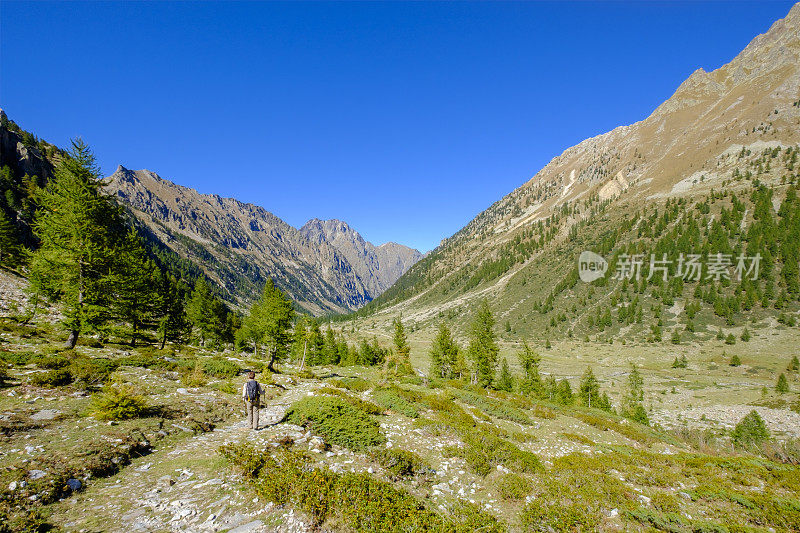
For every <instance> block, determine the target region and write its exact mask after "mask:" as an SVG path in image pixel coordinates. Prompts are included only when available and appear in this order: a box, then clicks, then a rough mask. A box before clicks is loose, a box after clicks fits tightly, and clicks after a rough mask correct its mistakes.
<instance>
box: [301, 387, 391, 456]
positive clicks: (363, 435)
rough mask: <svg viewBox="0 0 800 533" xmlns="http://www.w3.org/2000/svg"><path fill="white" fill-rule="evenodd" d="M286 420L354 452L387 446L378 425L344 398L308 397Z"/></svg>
mask: <svg viewBox="0 0 800 533" xmlns="http://www.w3.org/2000/svg"><path fill="white" fill-rule="evenodd" d="M286 420H287V421H288V422H290V423H292V424H297V425H299V426H304V427H308V428H310V429H311V431H313V432H314V433H316V434H318V435H320V436H322V437H324V438H325V439H326V440H327V441H328V442H330V443H332V444H338V445H339V446H344V447H346V448H350V449H351V450H357V451H358V450H364V449H366V448H369V447H370V446H376V445H379V444H383V443H384V442H386V437H385V436H384V435H383V434H382V433H381V432H380V429H379V426H378V423H377V422H375V421H374V420H373V419H372V418H370V417H369V415H368V414H367V413H365V412H364V411H362V410H361V409H358V408H357V407H354V406H353V405H351V404H349V403H347V402H346V401H345V400H343V399H342V398H337V397H332V396H308V397H305V398H303V399H302V400H299V401H297V402H295V403H294V404H293V405H292V406H291V407H290V408H289V410H288V411H287V412H286Z"/></svg>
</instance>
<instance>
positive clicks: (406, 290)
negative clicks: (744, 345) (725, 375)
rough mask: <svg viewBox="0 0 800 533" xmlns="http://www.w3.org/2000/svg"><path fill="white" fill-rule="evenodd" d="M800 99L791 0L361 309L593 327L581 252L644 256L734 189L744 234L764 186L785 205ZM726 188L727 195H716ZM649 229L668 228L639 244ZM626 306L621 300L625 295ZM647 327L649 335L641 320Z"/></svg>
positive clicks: (562, 331)
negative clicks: (767, 23)
mask: <svg viewBox="0 0 800 533" xmlns="http://www.w3.org/2000/svg"><path fill="white" fill-rule="evenodd" d="M798 102H800V5H795V6H794V7H793V8H792V9H791V11H790V13H789V14H788V16H787V17H786V18H785V19H782V20H779V21H777V22H776V23H775V24H774V25H773V26H772V27H771V28H770V30H769V31H768V32H767V33H766V34H764V35H760V36H758V37H756V38H755V39H754V40H753V41H752V42H751V43H750V44H749V45H748V46H747V47H746V48H745V49H744V50H743V51H742V52H741V53H740V54H739V55H738V56H737V57H736V58H735V59H734V60H733V61H731V62H730V63H728V64H726V65H724V66H722V67H721V68H719V69H717V70H715V71H713V72H705V71H703V70H702V69H698V70H697V71H696V72H694V73H693V74H692V75H691V76H690V77H689V78H688V79H687V80H686V81H685V82H684V83H682V84H681V85H680V87H678V89H677V90H676V92H675V94H674V95H673V96H672V97H671V98H670V99H669V100H667V101H666V102H664V103H663V104H662V105H661V106H659V107H658V108H657V109H656V110H655V111H654V112H653V113H652V114H651V115H650V116H649V117H648V118H646V119H645V120H642V121H641V122H637V123H635V124H632V125H630V126H621V127H618V128H616V129H614V130H613V131H610V132H608V133H606V134H603V135H599V136H597V137H593V138H590V139H587V140H585V141H583V142H581V143H580V144H578V145H576V146H573V147H572V148H569V149H567V150H565V151H564V152H563V153H562V154H561V155H559V156H557V157H555V158H554V159H553V160H552V161H550V162H549V163H548V164H547V165H546V166H545V167H544V168H543V169H542V170H540V171H539V172H538V173H537V174H536V175H535V176H534V177H533V178H532V179H531V180H530V181H528V182H527V183H525V184H524V185H522V186H521V187H519V188H518V189H516V190H514V191H513V192H511V193H510V194H508V195H507V196H505V197H504V198H502V199H501V200H499V201H497V202H495V203H494V204H493V205H492V206H490V207H489V208H488V209H486V210H485V211H483V212H482V213H480V214H479V215H478V216H477V217H475V219H473V220H472V221H471V222H470V223H469V224H467V225H466V226H465V227H464V228H462V229H461V230H460V231H459V232H457V233H456V234H455V235H453V236H452V237H450V238H448V239H446V240H444V241H443V242H442V244H441V245H440V246H439V247H438V248H436V249H435V250H434V251H433V252H431V254H429V255H428V256H427V257H426V258H424V259H423V260H421V261H420V262H418V263H417V264H416V265H415V266H414V267H412V268H411V269H410V270H409V272H407V273H406V274H405V275H404V276H403V277H402V278H401V279H400V280H398V282H397V283H396V284H395V285H394V286H393V287H392V288H391V289H389V290H388V291H386V292H385V293H384V294H383V295H382V296H381V297H380V298H378V299H377V300H375V301H373V302H372V303H371V304H369V305H368V306H366V307H365V308H364V309H363V310H361V311H360V312H359V313H358V314H357V315H358V316H363V315H374V316H375V317H377V318H381V319H383V321H384V323H386V322H388V320H390V318H391V317H392V316H397V315H400V314H402V315H403V316H404V317H407V318H409V319H411V320H413V321H418V322H425V323H428V324H430V323H431V322H433V321H434V320H436V319H441V318H445V319H448V320H453V321H454V322H456V325H458V324H459V323H463V322H464V320H466V319H467V317H468V316H469V315H470V310H471V308H472V306H473V305H474V304H475V302H477V301H478V300H479V299H481V298H484V297H485V298H488V299H489V300H490V303H492V305H493V307H494V308H495V310H496V311H497V312H498V313H499V314H500V316H501V319H504V320H508V321H509V322H510V324H509V326H510V329H513V330H515V331H516V330H519V331H520V332H524V333H526V334H535V333H538V334H540V335H543V334H547V335H554V336H556V335H567V334H575V333H578V332H580V333H583V332H586V333H587V334H588V333H597V329H596V328H594V329H593V327H590V326H589V325H588V324H587V322H588V320H587V316H592V317H594V314H595V313H597V312H598V311H599V310H600V309H601V306H602V305H605V304H600V303H599V302H598V301H597V298H596V297H595V299H594V300H591V298H590V301H588V302H587V301H583V300H586V298H587V297H588V296H589V294H588V291H587V289H586V287H587V286H578V287H576V285H575V281H577V279H576V278H577V269H576V260H577V257H578V254H579V253H580V252H581V246H584V247H586V248H589V249H597V250H600V249H603V251H604V252H610V253H611V254H617V253H619V252H620V250H621V249H623V248H624V247H625V246H628V245H631V246H637V247H640V248H641V250H642V252H645V250H646V251H647V252H649V251H650V249H649V248H646V247H647V246H653V245H655V244H657V243H658V241H659V239H660V238H661V237H662V236H663V234H664V233H665V232H668V231H669V230H670V229H671V228H673V227H675V225H676V224H680V223H681V222H680V221H679V220H683V221H684V222H686V221H688V220H690V219H691V220H694V218H693V217H694V213H696V211H692V206H696V204H700V203H703V202H706V201H707V202H708V205H711V204H715V205H714V207H712V208H710V210H708V211H706V212H705V213H703V216H704V217H705V218H704V219H703V220H702V221H701V222H702V223H705V224H708V225H709V226H710V225H711V224H712V221H713V220H714V219H715V217H716V220H720V217H722V216H723V215H722V212H721V210H722V208H725V209H726V210H727V209H729V208H731V203H733V202H734V201H733V199H732V197H731V196H730V195H738V197H737V198H736V202H745V204H746V205H745V206H744V209H745V210H746V213H745V215H744V216H743V217H742V218H743V220H742V222H741V224H742V228H743V229H747V228H748V227H749V226H750V225H752V224H753V223H754V222H755V220H754V218H753V217H754V213H755V210H754V206H753V205H752V204H751V198H752V195H753V190H754V189H756V188H758V187H759V186H760V185H761V184H767V186H768V187H767V188H768V189H769V191H771V192H769V194H771V195H772V201H773V202H774V203H775V206H776V209H777V206H779V205H780V204H781V202H782V201H783V198H784V197H785V196H786V193H787V190H788V187H789V185H790V184H791V183H792V182H793V181H796V179H797V178H796V172H797V170H796V168H795V167H794V163H793V160H796V157H797V156H796V150H797V148H796V145H797V143H798V141H800V127H799V125H800V103H798ZM743 147H744V149H743ZM776 148H777V149H778V150H777V151H776V150H775V149H776ZM767 152H769V153H767ZM765 157H766V158H768V159H769V160H770V161H772V164H771V165H770V161H766V160H765V159H764V158H765ZM775 158H777V161H773V160H774V159H775ZM744 176H746V178H745V179H743V177H744ZM720 190H722V191H724V193H725V194H726V195H727V196H725V197H724V198H717V197H716V195H717V194H718V193H719V191H720ZM668 202H679V203H680V206H681V207H680V209H679V211H680V213H679V215H678V216H677V217H676V218H677V219H679V220H676V219H669V220H668V222H667V223H665V225H664V226H663V227H661V225H660V224H657V223H656V222H657V219H656V220H652V219H651V217H652V214H653V213H663V212H664V210H665V209H668V208H672V207H673V206H674V204H672V203H669V204H668ZM737 205H738V204H737ZM699 209H701V210H705V208H703V207H700V208H699ZM737 212H738V211H737ZM698 223H700V222H698ZM793 223H794V222H792V224H793ZM644 226H649V227H648V228H646V229H648V230H649V229H650V228H652V227H657V228H658V229H659V232H660V233H659V234H653V233H652V232H650V234H649V235H645V237H646V238H642V231H640V229H641V228H642V227H644ZM623 230H624V231H623ZM701 233H702V232H701ZM734 233H736V232H731V239H732V240H736V239H739V244H740V245H746V244H747V242H746V236H744V235H739V234H734ZM738 233H744V231H739V232H738ZM612 237H613V238H612ZM609 243H610V246H608V244H609ZM734 245H735V243H734V244H731V246H734ZM604 248H607V249H604ZM584 249H585V248H584ZM682 251H684V252H686V253H689V252H691V251H690V250H682ZM647 257H649V255H647ZM779 261H780V260H779ZM787 264H788V263H787ZM779 266H780V265H779ZM612 270H613V267H612ZM610 273H613V271H612V272H610ZM606 280H607V278H606ZM781 282H782V281H781ZM781 287H782V288H785V287H783V286H781ZM779 288H780V287H779ZM615 290H619V287H618V285H617V284H615V283H606V285H603V286H601V287H595V288H594V289H592V292H594V291H599V292H600V293H601V294H604V295H605V296H606V297H608V296H609V295H610V294H611V293H612V292H613V291H615ZM759 290H764V286H763V284H762V285H761V286H759ZM778 292H780V290H778ZM562 293H563V294H562ZM649 294H652V293H649ZM658 294H659V295H660V293H658ZM682 296H683V297H684V299H685V300H686V301H688V300H689V298H690V297H691V295H690V294H689V295H682ZM648 297H649V296H648ZM656 299H657V300H659V301H658V304H659V306H661V304H662V303H663V302H662V301H661V300H660V299H659V298H656ZM686 301H684V302H683V303H684V304H685V303H686ZM606 303H607V302H606ZM624 305H627V304H626V303H625V300H624V298H622V299H621V300H619V301H617V302H616V306H618V307H620V306H624ZM640 305H641V303H640ZM616 310H618V308H615V311H616ZM647 318H649V317H645V320H644V322H647ZM654 319H655V318H654ZM372 320H373V321H374V318H373V319H372ZM658 321H659V322H661V321H662V320H661V319H658ZM379 322H380V321H379ZM593 322H594V321H593ZM739 323H741V322H739ZM562 324H563V325H562ZM726 325H730V324H726ZM659 327H660V326H659ZM620 329H621V328H620ZM632 329H636V328H632ZM640 329H643V330H646V327H645V324H642V326H641V328H640ZM551 330H552V331H551ZM617 331H619V330H617ZM644 334H645V333H644V332H642V335H644Z"/></svg>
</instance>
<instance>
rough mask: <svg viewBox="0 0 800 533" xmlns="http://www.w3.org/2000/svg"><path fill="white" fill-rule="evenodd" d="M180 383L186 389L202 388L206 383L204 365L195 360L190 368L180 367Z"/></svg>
mask: <svg viewBox="0 0 800 533" xmlns="http://www.w3.org/2000/svg"><path fill="white" fill-rule="evenodd" d="M181 370H182V371H181V383H183V384H184V385H186V386H187V387H203V386H205V385H206V383H208V379H207V378H206V372H205V365H203V363H202V362H200V361H198V360H195V361H194V365H193V366H191V367H187V366H183V367H181Z"/></svg>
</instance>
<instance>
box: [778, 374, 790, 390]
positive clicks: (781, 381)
mask: <svg viewBox="0 0 800 533" xmlns="http://www.w3.org/2000/svg"><path fill="white" fill-rule="evenodd" d="M775 392H777V393H778V394H784V393H787V392H789V381H787V379H786V374H784V373H782V372H781V375H780V376H778V382H777V383H776V384H775Z"/></svg>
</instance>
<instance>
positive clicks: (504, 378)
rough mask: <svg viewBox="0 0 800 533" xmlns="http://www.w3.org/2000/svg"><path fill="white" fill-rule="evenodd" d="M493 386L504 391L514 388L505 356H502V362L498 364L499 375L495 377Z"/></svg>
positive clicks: (512, 377)
mask: <svg viewBox="0 0 800 533" xmlns="http://www.w3.org/2000/svg"><path fill="white" fill-rule="evenodd" d="M495 388H496V389H497V390H501V391H505V392H511V391H513V390H514V376H512V375H511V370H510V369H509V368H508V361H507V360H506V358H505V357H503V362H502V363H501V365H500V376H498V378H497V384H496V385H495Z"/></svg>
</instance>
